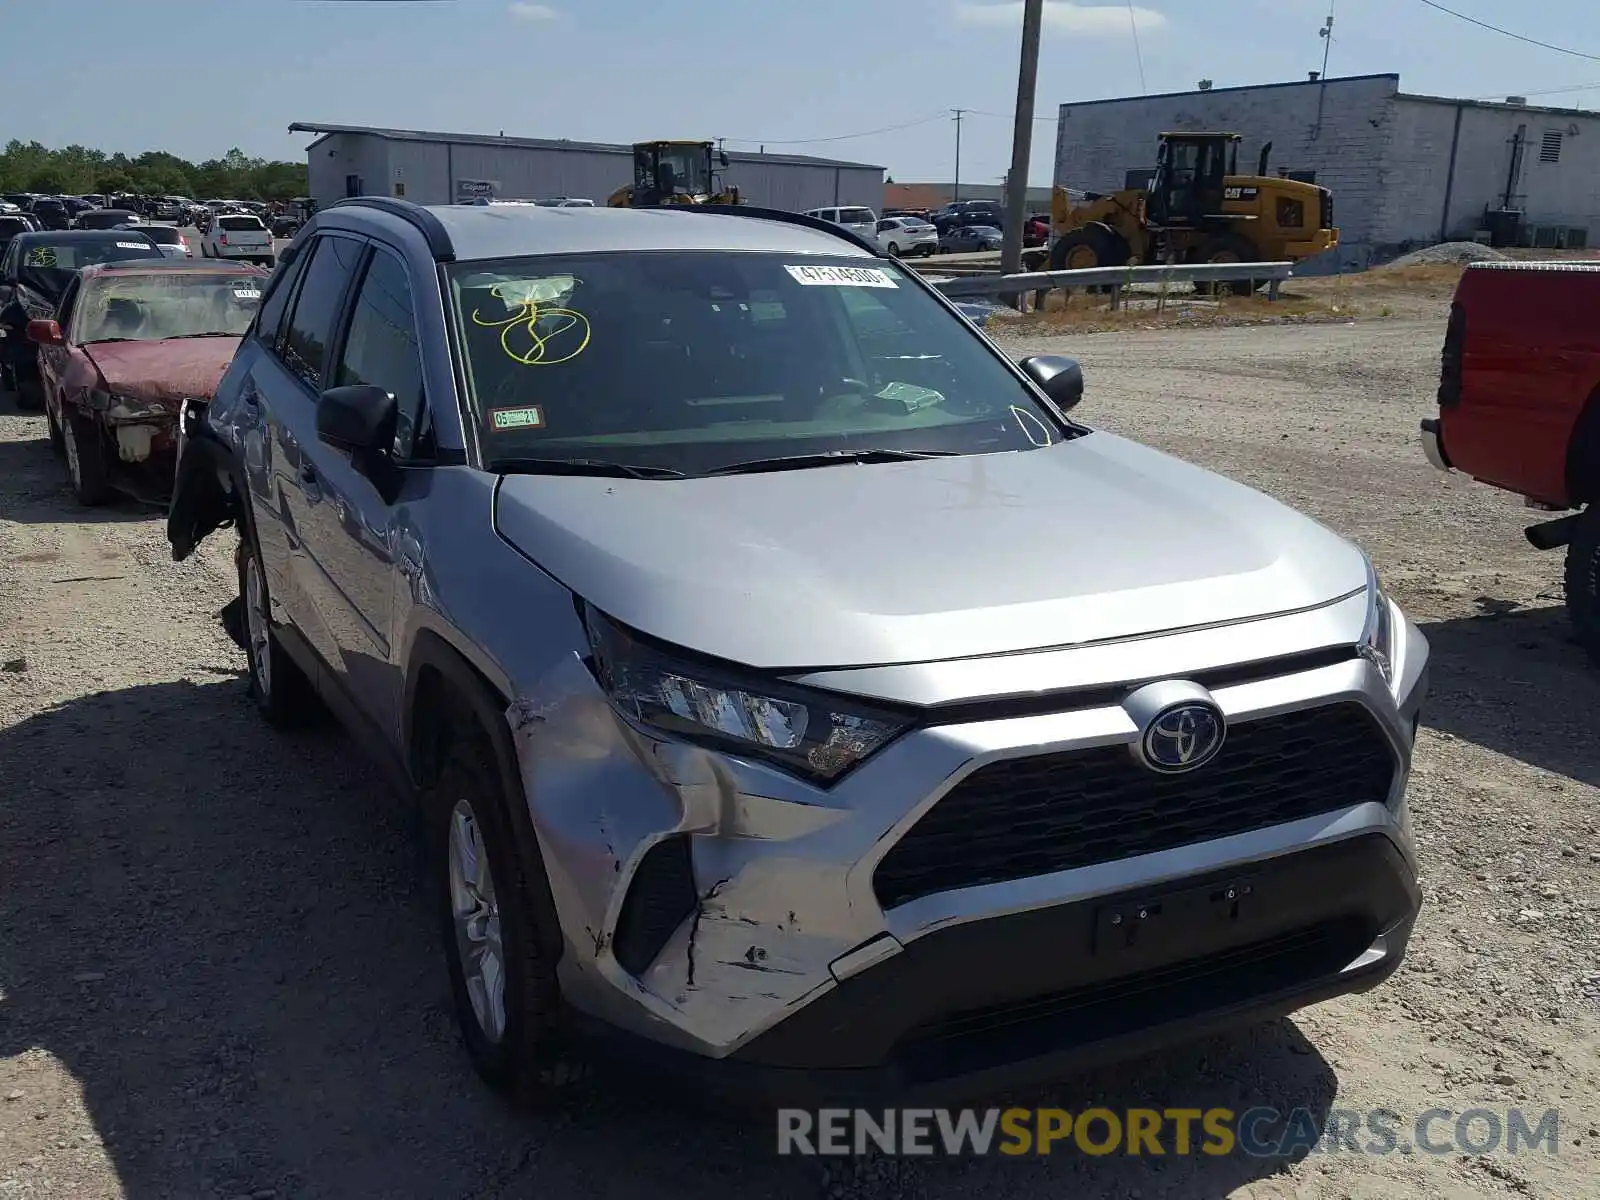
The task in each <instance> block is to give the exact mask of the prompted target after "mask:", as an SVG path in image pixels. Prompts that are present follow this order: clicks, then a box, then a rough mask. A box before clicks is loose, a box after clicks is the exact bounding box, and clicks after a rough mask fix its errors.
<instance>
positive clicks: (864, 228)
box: [806, 208, 878, 242]
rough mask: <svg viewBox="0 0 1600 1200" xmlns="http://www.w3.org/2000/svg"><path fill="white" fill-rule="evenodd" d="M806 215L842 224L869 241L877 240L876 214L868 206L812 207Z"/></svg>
mask: <svg viewBox="0 0 1600 1200" xmlns="http://www.w3.org/2000/svg"><path fill="white" fill-rule="evenodd" d="M806 216H808V217H816V218H817V219H818V220H819V221H828V222H831V223H832V224H834V225H843V226H844V227H845V228H846V229H848V230H850V231H851V232H852V233H855V234H859V235H860V236H861V237H864V238H866V239H867V241H869V242H871V241H876V240H877V236H878V214H877V213H875V212H873V211H872V210H871V209H870V208H814V209H812V210H811V211H810V212H808V213H807V214H806Z"/></svg>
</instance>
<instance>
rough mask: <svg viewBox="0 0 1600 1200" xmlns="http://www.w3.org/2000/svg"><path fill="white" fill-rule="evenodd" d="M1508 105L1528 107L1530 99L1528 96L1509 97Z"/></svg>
mask: <svg viewBox="0 0 1600 1200" xmlns="http://www.w3.org/2000/svg"><path fill="white" fill-rule="evenodd" d="M1506 103H1507V104H1518V105H1522V106H1524V107H1526V106H1527V103H1528V98H1527V97H1526V96H1507V97H1506Z"/></svg>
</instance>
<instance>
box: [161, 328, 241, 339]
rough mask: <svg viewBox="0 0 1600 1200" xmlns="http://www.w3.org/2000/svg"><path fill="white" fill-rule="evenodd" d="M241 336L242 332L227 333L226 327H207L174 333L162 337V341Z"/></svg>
mask: <svg viewBox="0 0 1600 1200" xmlns="http://www.w3.org/2000/svg"><path fill="white" fill-rule="evenodd" d="M242 336H243V335H242V334H238V333H229V332H228V331H227V330H226V329H208V330H206V332H204V333H175V334H173V335H172V336H171V337H167V338H163V339H162V341H166V342H175V341H177V340H178V339H179V338H197V337H242Z"/></svg>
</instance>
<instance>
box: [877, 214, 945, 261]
mask: <svg viewBox="0 0 1600 1200" xmlns="http://www.w3.org/2000/svg"><path fill="white" fill-rule="evenodd" d="M877 240H878V245H880V246H882V247H883V248H884V249H885V250H886V251H888V252H889V253H890V254H892V255H894V256H895V257H896V258H900V257H902V256H904V257H906V258H912V257H915V256H917V255H929V254H932V253H933V252H934V251H935V250H937V249H938V248H939V231H938V230H937V229H935V228H934V227H933V226H932V225H930V224H929V223H928V222H927V221H924V220H921V219H920V218H918V217H885V218H884V219H883V220H881V221H879V222H878V235H877Z"/></svg>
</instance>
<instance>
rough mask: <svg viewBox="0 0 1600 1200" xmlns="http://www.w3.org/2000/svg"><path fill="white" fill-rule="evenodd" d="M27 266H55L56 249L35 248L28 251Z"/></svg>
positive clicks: (46, 247) (49, 247)
mask: <svg viewBox="0 0 1600 1200" xmlns="http://www.w3.org/2000/svg"><path fill="white" fill-rule="evenodd" d="M28 265H29V266H30V267H53V266H55V265H56V248H55V247H54V246H35V247H34V248H33V249H32V250H29V251H28Z"/></svg>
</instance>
